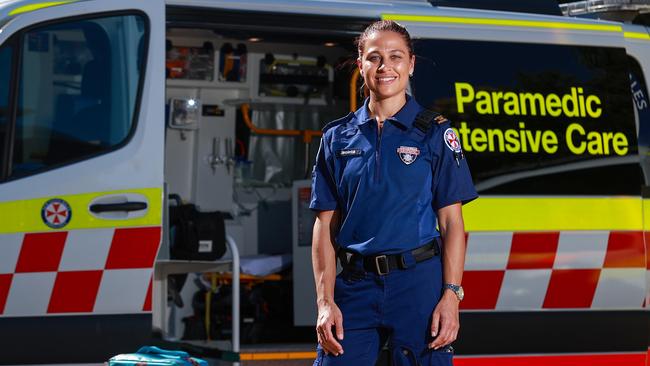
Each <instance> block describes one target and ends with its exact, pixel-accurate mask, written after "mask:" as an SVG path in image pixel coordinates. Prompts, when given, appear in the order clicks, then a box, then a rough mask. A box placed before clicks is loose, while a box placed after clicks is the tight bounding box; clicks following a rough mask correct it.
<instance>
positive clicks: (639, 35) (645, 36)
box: [623, 32, 650, 40]
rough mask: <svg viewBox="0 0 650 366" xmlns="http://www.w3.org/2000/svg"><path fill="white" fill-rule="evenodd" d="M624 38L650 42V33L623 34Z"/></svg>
mask: <svg viewBox="0 0 650 366" xmlns="http://www.w3.org/2000/svg"><path fill="white" fill-rule="evenodd" d="M623 36H624V37H625V38H633V39H645V40H650V35H648V33H638V32H623Z"/></svg>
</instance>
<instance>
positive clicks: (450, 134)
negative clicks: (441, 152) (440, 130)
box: [444, 128, 461, 153]
mask: <svg viewBox="0 0 650 366" xmlns="http://www.w3.org/2000/svg"><path fill="white" fill-rule="evenodd" d="M444 139H445V144H446V145H447V147H448V148H449V150H451V151H453V152H455V153H459V152H460V151H461V148H460V140H459V139H458V136H457V135H456V132H454V130H453V129H451V128H448V129H446V130H445V135H444Z"/></svg>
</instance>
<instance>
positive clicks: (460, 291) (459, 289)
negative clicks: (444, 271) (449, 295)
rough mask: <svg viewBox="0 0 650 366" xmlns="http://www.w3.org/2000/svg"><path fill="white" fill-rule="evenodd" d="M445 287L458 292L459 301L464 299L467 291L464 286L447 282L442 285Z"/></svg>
mask: <svg viewBox="0 0 650 366" xmlns="http://www.w3.org/2000/svg"><path fill="white" fill-rule="evenodd" d="M442 288H443V289H445V290H446V289H450V290H451V291H453V292H454V293H455V294H456V297H457V298H458V301H463V297H465V291H463V286H460V285H454V284H451V283H445V284H444V285H442Z"/></svg>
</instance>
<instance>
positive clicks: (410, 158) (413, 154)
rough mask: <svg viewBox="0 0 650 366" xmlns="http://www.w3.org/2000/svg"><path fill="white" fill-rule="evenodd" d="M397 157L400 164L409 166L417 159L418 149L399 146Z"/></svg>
mask: <svg viewBox="0 0 650 366" xmlns="http://www.w3.org/2000/svg"><path fill="white" fill-rule="evenodd" d="M397 155H398V156H399V158H400V160H401V161H402V163H404V164H406V165H410V164H412V163H413V162H414V161H415V159H417V157H418V155H420V149H418V148H417V147H413V146H400V147H398V148H397Z"/></svg>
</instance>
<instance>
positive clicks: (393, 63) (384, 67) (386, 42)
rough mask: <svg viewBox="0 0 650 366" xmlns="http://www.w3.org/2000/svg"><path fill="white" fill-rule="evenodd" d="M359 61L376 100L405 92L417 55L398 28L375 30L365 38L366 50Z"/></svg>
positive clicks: (367, 84) (362, 72) (362, 73)
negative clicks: (410, 52)
mask: <svg viewBox="0 0 650 366" xmlns="http://www.w3.org/2000/svg"><path fill="white" fill-rule="evenodd" d="M357 65H359V69H360V71H361V75H362V76H363V78H364V80H365V83H366V86H368V89H370V93H371V94H372V95H373V97H374V98H375V99H376V100H382V99H387V98H390V97H393V96H396V95H400V94H403V93H404V92H405V90H406V86H407V85H408V81H409V74H412V73H413V68H414V66H415V56H413V55H410V54H409V49H408V46H407V44H406V42H405V41H404V39H403V38H402V36H401V35H399V34H398V33H396V32H391V31H380V32H375V33H372V34H371V35H370V36H369V37H368V38H366V40H365V44H364V51H363V54H362V55H361V57H360V58H359V59H357Z"/></svg>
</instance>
